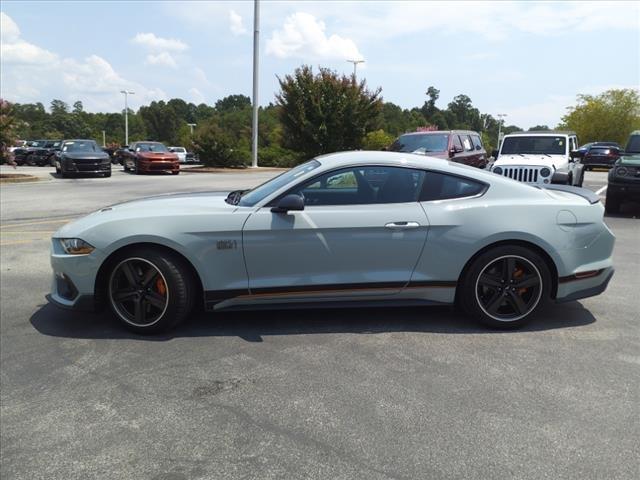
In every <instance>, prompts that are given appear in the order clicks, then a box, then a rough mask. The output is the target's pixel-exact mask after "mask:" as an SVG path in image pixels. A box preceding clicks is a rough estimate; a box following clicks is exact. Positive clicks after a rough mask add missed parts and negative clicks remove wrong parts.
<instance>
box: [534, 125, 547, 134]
mask: <svg viewBox="0 0 640 480" xmlns="http://www.w3.org/2000/svg"><path fill="white" fill-rule="evenodd" d="M547 130H551V129H550V128H549V126H548V125H536V126H535V127H531V128H529V131H530V132H535V131H539V132H543V131H547Z"/></svg>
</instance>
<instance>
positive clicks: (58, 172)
mask: <svg viewBox="0 0 640 480" xmlns="http://www.w3.org/2000/svg"><path fill="white" fill-rule="evenodd" d="M60 173H62V171H61V170H60V169H59V168H58V167H57V166H56V174H58V175H60Z"/></svg>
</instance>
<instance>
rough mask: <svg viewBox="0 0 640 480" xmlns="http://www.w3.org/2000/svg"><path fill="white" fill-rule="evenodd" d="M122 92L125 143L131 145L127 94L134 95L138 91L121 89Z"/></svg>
mask: <svg viewBox="0 0 640 480" xmlns="http://www.w3.org/2000/svg"><path fill="white" fill-rule="evenodd" d="M120 93H124V144H125V145H129V105H128V103H127V98H128V97H127V96H128V95H133V94H135V93H136V92H130V91H129V90H120Z"/></svg>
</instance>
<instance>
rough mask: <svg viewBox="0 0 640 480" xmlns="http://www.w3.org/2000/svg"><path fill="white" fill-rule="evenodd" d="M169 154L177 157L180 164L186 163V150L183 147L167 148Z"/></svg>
mask: <svg viewBox="0 0 640 480" xmlns="http://www.w3.org/2000/svg"><path fill="white" fill-rule="evenodd" d="M167 148H168V149H169V151H170V152H172V153H175V154H176V155H177V156H178V161H179V162H180V163H187V149H186V148H184V147H167Z"/></svg>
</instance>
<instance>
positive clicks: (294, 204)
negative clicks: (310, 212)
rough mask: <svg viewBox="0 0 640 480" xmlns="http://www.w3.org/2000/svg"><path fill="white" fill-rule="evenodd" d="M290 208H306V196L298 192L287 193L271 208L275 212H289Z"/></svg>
mask: <svg viewBox="0 0 640 480" xmlns="http://www.w3.org/2000/svg"><path fill="white" fill-rule="evenodd" d="M290 210H291V211H300V210H304V198H302V197H301V196H300V195H296V194H291V195H286V196H284V197H282V198H281V199H280V201H279V202H278V204H277V205H276V206H275V207H273V208H272V209H271V211H272V212H273V213H287V212H288V211H290Z"/></svg>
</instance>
